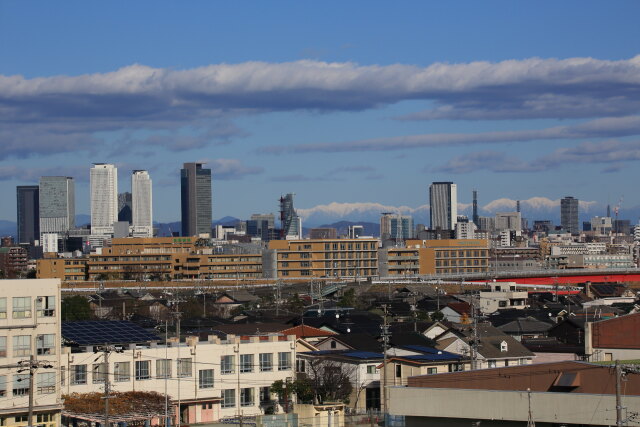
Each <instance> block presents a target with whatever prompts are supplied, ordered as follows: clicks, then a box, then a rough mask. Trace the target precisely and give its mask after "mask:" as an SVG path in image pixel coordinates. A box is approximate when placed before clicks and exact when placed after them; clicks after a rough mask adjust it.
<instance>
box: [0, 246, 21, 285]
mask: <svg viewBox="0 0 640 427" xmlns="http://www.w3.org/2000/svg"><path fill="white" fill-rule="evenodd" d="M27 265H28V256H27V250H26V249H25V248H23V247H21V246H11V247H0V272H2V274H3V277H5V278H7V279H15V278H16V277H18V276H19V275H20V274H22V273H26V271H27Z"/></svg>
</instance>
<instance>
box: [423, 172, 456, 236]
mask: <svg viewBox="0 0 640 427" xmlns="http://www.w3.org/2000/svg"><path fill="white" fill-rule="evenodd" d="M429 205H430V211H431V212H430V216H431V229H432V230H435V229H436V228H440V229H442V230H455V228H456V222H457V219H458V191H457V186H456V184H454V183H453V182H434V183H433V184H431V186H429Z"/></svg>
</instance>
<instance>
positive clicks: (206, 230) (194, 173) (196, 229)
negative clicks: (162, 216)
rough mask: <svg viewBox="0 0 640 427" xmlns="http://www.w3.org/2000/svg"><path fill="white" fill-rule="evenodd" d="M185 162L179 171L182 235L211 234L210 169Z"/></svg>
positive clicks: (200, 164) (199, 164) (198, 164)
mask: <svg viewBox="0 0 640 427" xmlns="http://www.w3.org/2000/svg"><path fill="white" fill-rule="evenodd" d="M203 164H204V163H185V164H184V165H183V167H182V170H181V171H180V190H181V201H182V235H183V236H198V235H201V234H206V235H209V236H210V235H211V220H212V218H213V216H212V215H213V214H212V207H211V169H205V168H203V167H202V165H203Z"/></svg>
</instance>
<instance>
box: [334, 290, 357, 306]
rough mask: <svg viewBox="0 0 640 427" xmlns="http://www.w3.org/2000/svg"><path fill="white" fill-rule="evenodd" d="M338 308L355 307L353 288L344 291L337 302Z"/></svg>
mask: <svg viewBox="0 0 640 427" xmlns="http://www.w3.org/2000/svg"><path fill="white" fill-rule="evenodd" d="M338 305H339V306H340V307H355V306H356V290H355V289H354V288H351V289H347V290H346V291H344V293H343V294H342V296H341V297H340V300H339V301H338Z"/></svg>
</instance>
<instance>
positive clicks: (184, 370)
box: [178, 357, 193, 378]
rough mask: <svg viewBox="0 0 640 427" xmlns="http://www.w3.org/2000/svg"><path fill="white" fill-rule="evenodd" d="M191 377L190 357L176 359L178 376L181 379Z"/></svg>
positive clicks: (191, 364)
mask: <svg viewBox="0 0 640 427" xmlns="http://www.w3.org/2000/svg"><path fill="white" fill-rule="evenodd" d="M192 375H193V362H192V361H191V358H190V357H185V358H182V359H178V376H179V377H181V378H184V377H190V376H192Z"/></svg>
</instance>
